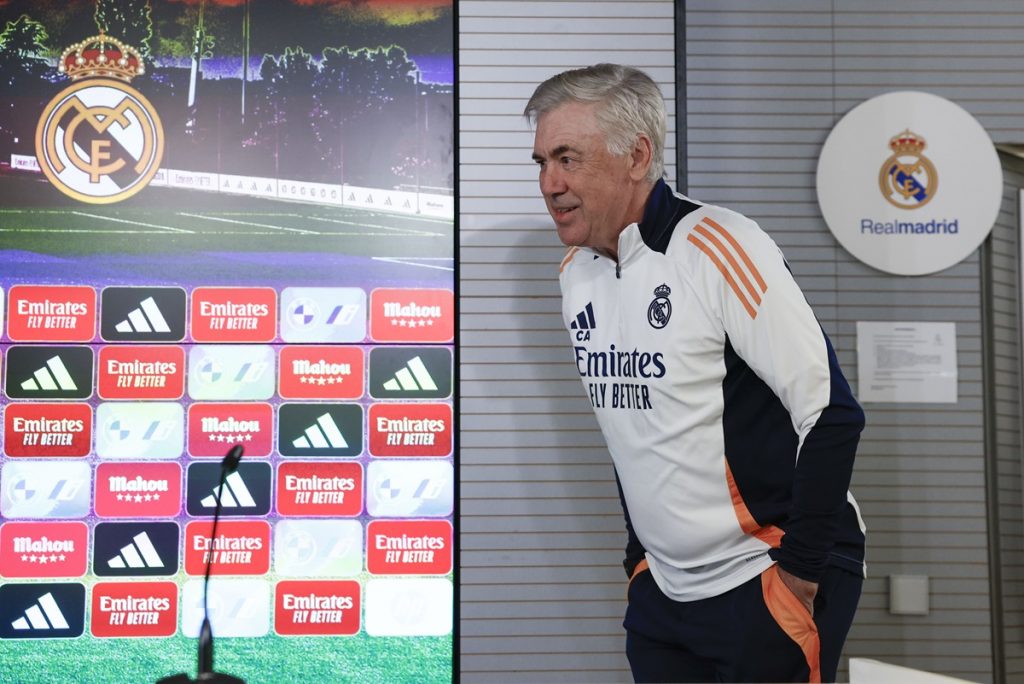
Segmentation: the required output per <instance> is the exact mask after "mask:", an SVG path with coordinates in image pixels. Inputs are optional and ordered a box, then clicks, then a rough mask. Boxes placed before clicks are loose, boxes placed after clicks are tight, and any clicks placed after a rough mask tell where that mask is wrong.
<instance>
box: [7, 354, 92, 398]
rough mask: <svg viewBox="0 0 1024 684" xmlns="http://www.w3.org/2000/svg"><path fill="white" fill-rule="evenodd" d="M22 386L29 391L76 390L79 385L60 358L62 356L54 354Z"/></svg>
mask: <svg viewBox="0 0 1024 684" xmlns="http://www.w3.org/2000/svg"><path fill="white" fill-rule="evenodd" d="M21 388H22V389H23V390H27V391H29V392H38V391H40V390H42V391H44V392H52V391H54V390H69V391H71V390H76V389H78V385H76V384H75V381H74V379H72V377H71V373H69V372H68V369H67V366H65V365H64V362H63V361H61V360H60V357H59V356H54V357H53V358H51V359H49V360H48V361H47V362H46V365H45V366H43V367H42V368H39V369H37V370H36V371H35V372H34V373H33V374H32V377H31V378H29V379H28V380H26V381H24V382H23V383H21Z"/></svg>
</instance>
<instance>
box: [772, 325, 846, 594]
mask: <svg viewBox="0 0 1024 684" xmlns="http://www.w3.org/2000/svg"><path fill="white" fill-rule="evenodd" d="M822 334H823V335H824V333H822ZM825 344H826V346H827V348H828V360H829V370H830V374H831V391H830V394H829V403H828V406H827V407H826V408H825V409H824V410H823V411H822V412H821V415H820V416H819V417H818V420H817V422H816V423H815V425H814V428H813V429H812V430H811V431H810V433H808V435H807V437H806V438H805V439H804V443H803V447H802V448H801V450H800V460H799V461H798V462H797V466H796V473H795V477H794V481H793V505H792V511H791V513H790V516H789V520H788V521H787V522H786V524H785V526H784V530H785V535H784V536H783V537H782V546H781V547H780V548H779V549H776V550H775V551H774V552H773V553H772V557H773V558H775V560H777V561H778V562H779V564H780V565H781V566H782V567H783V569H785V570H786V571H787V572H790V573H792V574H794V575H796V576H797V577H800V578H802V579H806V580H810V581H818V580H819V579H820V578H821V575H822V574H823V573H824V572H825V567H826V565H827V564H828V557H829V552H830V551H832V548H833V546H834V545H835V542H836V539H837V538H838V537H839V536H840V530H839V523H840V520H841V518H842V517H843V512H844V510H845V509H846V508H847V506H848V502H847V498H846V495H847V492H848V490H849V488H850V478H851V476H852V474H853V460H854V457H855V455H856V452H857V444H858V442H859V441H860V433H861V431H862V430H863V429H864V411H863V410H862V409H861V407H860V405H859V404H858V403H857V400H856V399H854V397H853V393H852V392H851V391H850V386H849V384H848V383H847V382H846V378H845V377H843V374H842V371H841V370H840V369H839V363H838V361H837V360H836V354H835V350H833V348H832V343H831V342H830V341H829V339H828V336H825Z"/></svg>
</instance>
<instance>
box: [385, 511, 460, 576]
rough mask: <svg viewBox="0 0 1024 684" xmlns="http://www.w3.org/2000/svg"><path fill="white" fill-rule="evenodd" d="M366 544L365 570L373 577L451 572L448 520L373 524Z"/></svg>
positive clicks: (450, 544) (395, 521)
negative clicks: (373, 575)
mask: <svg viewBox="0 0 1024 684" xmlns="http://www.w3.org/2000/svg"><path fill="white" fill-rule="evenodd" d="M366 540H367V541H366V544H367V548H366V568H367V570H369V571H370V572H371V573H372V574H375V575H444V574H447V573H449V572H451V569H452V525H451V523H450V522H448V521H446V520H373V521H371V522H370V524H369V525H367V529H366Z"/></svg>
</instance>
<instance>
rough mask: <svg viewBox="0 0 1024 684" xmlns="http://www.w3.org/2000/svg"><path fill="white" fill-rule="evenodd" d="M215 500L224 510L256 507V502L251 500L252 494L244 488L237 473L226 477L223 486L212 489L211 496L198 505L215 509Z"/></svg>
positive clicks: (243, 482)
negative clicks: (218, 501) (218, 500)
mask: <svg viewBox="0 0 1024 684" xmlns="http://www.w3.org/2000/svg"><path fill="white" fill-rule="evenodd" d="M217 499H220V502H221V506H223V507H224V508H239V507H252V506H255V505H256V500H255V499H253V498H252V493H251V492H249V488H248V487H246V486H245V480H243V479H242V476H241V475H239V474H238V473H231V474H230V475H228V476H227V478H226V479H225V480H224V486H223V487H220V486H218V487H214V488H213V494H210V496H208V497H206V498H205V499H203V500H202V501H201V502H200V503H201V504H202V505H203V507H204V508H216V507H217Z"/></svg>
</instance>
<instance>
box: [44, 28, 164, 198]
mask: <svg viewBox="0 0 1024 684" xmlns="http://www.w3.org/2000/svg"><path fill="white" fill-rule="evenodd" d="M57 69H58V71H60V72H61V73H63V74H66V75H67V76H68V77H70V78H71V80H72V81H73V82H74V83H73V84H72V85H71V86H69V87H68V88H65V89H64V90H63V91H61V92H60V93H59V94H58V95H57V96H56V97H55V98H53V99H52V100H51V101H50V102H49V104H47V105H46V108H45V109H44V110H43V114H42V116H41V117H40V118H39V124H38V126H37V127H36V157H37V159H38V161H39V166H40V168H41V169H42V170H43V173H45V174H46V177H47V178H49V179H50V182H51V183H53V185H54V187H56V188H57V189H58V190H60V191H61V192H63V193H64V194H65V195H68V196H69V197H73V198H75V199H77V200H80V201H82V202H89V203H92V204H109V203H112V202H120V201H121V200H124V199H127V198H128V197H131V196H132V195H134V194H135V193H137V192H138V191H139V190H141V189H142V188H144V187H146V185H147V184H148V183H149V181H150V180H152V178H153V176H154V175H155V174H156V172H157V169H158V168H159V167H160V159H161V158H162V157H163V149H164V139H163V129H162V127H161V125H160V117H159V116H158V115H157V113H156V110H155V109H154V108H153V105H151V104H150V103H149V101H148V100H146V98H145V97H143V96H142V94H141V93H139V92H138V91H137V90H135V89H134V88H132V87H131V86H130V85H128V83H129V82H130V81H131V79H132V78H134V77H135V76H138V75H141V74H143V73H144V72H145V68H144V66H143V64H142V56H141V55H140V54H139V52H138V51H137V50H135V49H134V48H132V47H130V46H128V45H125V44H124V43H123V42H121V41H120V40H117V39H116V38H113V37H111V36H107V35H104V34H103V33H100V35H98V36H94V37H92V38H87V39H86V40H83V41H82V42H80V43H78V44H76V45H72V46H71V47H69V48H68V49H67V50H65V51H64V54H63V55H61V58H60V63H59V65H58V67H57Z"/></svg>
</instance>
